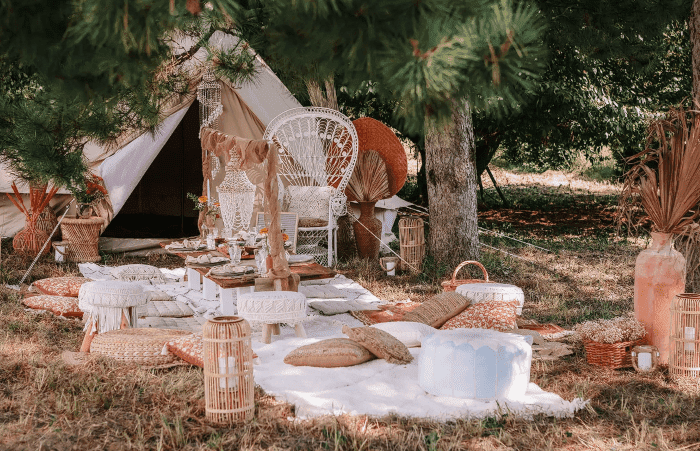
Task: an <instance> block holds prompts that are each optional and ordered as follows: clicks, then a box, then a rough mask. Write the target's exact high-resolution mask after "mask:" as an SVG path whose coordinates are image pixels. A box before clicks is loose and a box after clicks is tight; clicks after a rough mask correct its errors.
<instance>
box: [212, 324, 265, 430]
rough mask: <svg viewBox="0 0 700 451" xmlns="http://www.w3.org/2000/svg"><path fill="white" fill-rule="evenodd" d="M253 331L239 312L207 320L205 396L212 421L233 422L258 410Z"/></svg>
mask: <svg viewBox="0 0 700 451" xmlns="http://www.w3.org/2000/svg"><path fill="white" fill-rule="evenodd" d="M250 335H251V333H250V325H249V324H248V321H246V320H245V319H243V318H240V317H237V316H219V317H216V318H213V319H210V320H209V321H207V322H206V323H205V324H204V328H203V331H202V343H203V347H204V399H205V411H206V417H207V419H208V420H209V421H212V422H214V423H228V424H231V423H235V422H237V421H243V420H248V419H250V418H251V417H252V416H253V414H254V409H255V403H254V399H253V395H254V390H255V382H254V380H253V349H252V347H251V337H250Z"/></svg>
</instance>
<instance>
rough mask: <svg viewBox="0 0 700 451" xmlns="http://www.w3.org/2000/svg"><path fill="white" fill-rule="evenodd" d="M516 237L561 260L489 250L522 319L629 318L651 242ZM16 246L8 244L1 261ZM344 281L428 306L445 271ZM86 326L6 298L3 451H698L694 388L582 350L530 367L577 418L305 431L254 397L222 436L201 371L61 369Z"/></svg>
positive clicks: (321, 426) (48, 265)
mask: <svg viewBox="0 0 700 451" xmlns="http://www.w3.org/2000/svg"><path fill="white" fill-rule="evenodd" d="M566 195H572V194H570V193H569V194H566ZM514 233H515V232H514ZM517 235H518V237H519V238H522V239H523V240H525V241H532V242H536V243H538V244H539V245H542V246H543V247H547V248H553V249H554V250H555V251H556V252H555V253H547V252H544V251H541V250H537V249H534V248H531V247H527V246H523V245H520V244H517V243H514V242H511V241H508V240H503V239H496V238H494V239H493V240H492V241H490V242H491V243H492V244H493V245H495V246H496V247H499V248H501V249H504V250H506V251H508V252H510V253H512V254H514V255H516V256H517V258H516V257H509V256H506V255H505V254H501V253H498V252H485V253H484V254H483V255H482V259H481V261H482V263H483V264H484V265H485V266H486V268H487V270H488V271H489V274H490V275H491V278H492V279H493V280H494V281H497V282H505V283H513V284H516V285H518V286H521V287H522V288H523V289H524V291H525V294H526V304H525V307H526V308H525V310H524V316H525V317H528V318H532V319H537V320H539V321H541V322H556V323H557V324H560V325H562V326H572V325H573V324H576V323H579V322H581V321H584V320H587V319H596V318H610V317H614V316H618V315H619V314H622V313H625V312H627V311H629V310H630V309H631V308H632V284H633V279H632V274H633V265H634V259H635V257H636V255H637V254H638V252H639V250H640V249H641V246H640V244H643V243H636V242H632V241H626V240H619V239H615V238H614V237H612V236H610V237H608V236H603V235H600V234H599V235H597V236H578V235H575V234H572V235H569V236H559V235H557V234H556V233H552V231H551V230H549V229H548V227H546V226H544V227H541V228H533V229H530V230H518V231H517ZM8 244H9V243H7V242H5V243H3V247H4V249H3V250H4V251H7V246H8ZM127 262H130V260H126V259H116V260H112V261H111V262H110V263H114V264H123V263H127ZM29 263H30V262H29V261H27V260H23V259H22V258H20V257H18V256H15V255H12V254H10V255H8V256H5V258H4V261H3V270H2V276H3V277H4V281H5V282H9V283H16V282H17V280H18V279H19V278H20V277H21V276H22V274H23V270H24V269H25V268H26V267H27V266H28V265H29ZM147 263H151V264H155V265H157V266H167V267H175V266H177V265H179V263H180V261H179V260H178V259H175V258H172V257H165V256H157V257H152V258H150V259H149V260H147ZM339 271H340V272H342V273H344V274H346V275H347V276H348V277H351V278H353V279H355V280H357V281H358V282H359V283H361V284H362V285H363V286H365V287H367V288H368V289H370V290H371V291H372V292H373V293H375V294H376V295H377V296H379V297H380V298H383V299H385V300H388V301H401V300H405V299H411V300H414V301H421V300H424V299H426V298H427V297H429V296H430V295H432V294H433V293H436V292H437V291H438V290H439V281H440V280H442V279H443V278H445V277H447V275H446V272H447V271H448V268H437V267H435V266H434V265H432V264H431V263H430V262H429V261H428V262H426V267H425V272H424V274H421V275H406V274H404V275H400V276H398V277H394V278H389V277H387V276H386V275H385V273H383V272H382V271H381V269H380V268H379V267H378V265H375V264H368V263H362V262H360V261H353V262H349V263H345V264H343V265H342V266H341V267H340V269H339ZM75 273H77V268H76V267H75V265H57V264H55V263H52V262H51V261H50V259H48V258H46V259H45V260H42V261H41V262H40V264H39V265H37V267H36V269H35V270H34V272H33V273H32V276H31V277H30V281H31V280H36V279H38V278H41V277H49V276H58V275H64V274H75ZM472 276H473V277H477V276H479V274H478V273H477V272H475V273H473V274H472ZM81 326H82V325H81V324H80V322H78V321H75V320H65V319H59V318H56V317H54V316H52V315H50V314H34V313H28V312H26V311H25V310H24V308H23V307H22V305H21V304H20V302H19V299H18V298H17V296H16V295H15V294H14V292H12V291H10V290H7V289H3V290H0V356H1V357H2V358H0V449H3V450H4V449H7V450H24V449H26V450H71V449H75V450H85V449H105V450H113V449H114V450H117V449H118V450H122V449H135V450H142V449H156V450H183V449H184V450H217V449H221V450H223V449H226V450H228V449H242V450H257V449H271V450H272V449H274V450H282V449H285V450H286V449H293V450H308V449H334V450H336V449H337V450H376V449H386V450H462V449H469V450H472V449H473V450H532V449H537V450H543V451H544V450H580V449H594V450H597V449H600V450H613V449H614V450H644V449H662V450H672V449H686V450H698V449H700V427H698V426H699V425H700V397H699V396H700V385H699V384H698V382H697V381H674V380H672V379H671V378H670V377H669V375H668V372H667V371H657V372H654V373H652V374H649V375H642V374H638V373H635V372H634V371H633V370H631V369H624V370H617V371H612V370H606V369H600V368H596V367H591V366H589V365H587V364H586V361H585V355H584V352H583V347H582V346H581V345H580V343H576V342H573V344H574V349H575V353H574V355H572V356H569V357H565V358H562V359H560V360H559V361H557V362H535V363H534V364H533V369H532V380H533V382H535V383H537V384H538V385H540V387H542V388H543V389H545V390H548V391H552V392H554V393H557V394H559V395H561V396H562V397H563V398H564V399H569V400H570V399H572V398H574V397H582V398H585V399H590V400H591V403H590V405H589V407H588V408H587V409H585V410H584V411H581V412H579V413H577V414H576V416H575V417H574V418H571V419H560V420H557V419H553V418H546V417H537V418H535V419H534V420H533V421H522V420H517V419H514V418H512V417H510V416H508V415H502V416H498V417H493V418H488V419H485V420H483V421H474V420H471V421H470V420H466V419H465V420H459V421H451V422H446V423H438V422H432V421H427V420H420V419H407V418H400V417H394V416H388V417H384V418H368V417H365V416H346V415H344V416H339V417H323V418H318V419H313V420H299V419H296V418H295V417H294V408H293V407H292V406H290V405H288V404H286V403H284V402H279V401H276V400H275V399H274V398H272V397H270V396H267V395H266V394H265V393H263V392H262V391H261V390H259V389H258V391H257V392H256V397H255V399H256V416H255V419H254V420H253V421H251V422H249V423H247V424H244V425H239V426H236V427H231V428H219V427H214V426H212V425H210V424H208V423H207V422H206V421H205V419H204V418H205V415H204V393H203V384H202V378H203V375H202V371H201V370H199V369H196V368H189V367H178V368H172V369H168V370H148V369H142V368H134V367H123V366H119V365H117V364H114V363H112V362H109V361H107V360H95V361H92V362H90V363H88V364H87V365H85V366H84V367H77V368H76V367H68V366H66V365H65V364H64V363H62V361H61V359H60V353H61V352H62V351H63V350H66V349H70V350H76V349H77V348H78V346H79V343H80V339H81V335H82V332H81V328H82V327H81Z"/></svg>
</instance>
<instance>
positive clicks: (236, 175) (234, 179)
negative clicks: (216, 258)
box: [218, 148, 255, 233]
mask: <svg viewBox="0 0 700 451" xmlns="http://www.w3.org/2000/svg"><path fill="white" fill-rule="evenodd" d="M230 153H231V160H230V161H229V162H228V163H227V164H226V176H225V177H224V180H223V182H221V184H220V185H219V188H218V190H219V203H220V204H221V216H222V219H223V220H224V228H225V229H226V230H227V231H231V232H232V233H235V232H237V231H239V230H248V228H249V227H250V218H251V217H252V216H253V201H254V200H255V185H253V184H252V183H251V182H250V180H248V176H246V174H245V172H244V171H243V170H241V158H240V156H239V155H238V151H237V149H235V148H234V149H231V152H230Z"/></svg>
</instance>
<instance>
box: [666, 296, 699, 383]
mask: <svg viewBox="0 0 700 451" xmlns="http://www.w3.org/2000/svg"><path fill="white" fill-rule="evenodd" d="M670 309H671V312H670V313H671V328H670V329H671V330H670V335H671V337H670V340H669V360H668V367H669V371H670V373H671V375H675V376H688V377H696V378H697V377H700V294H697V293H680V294H677V295H676V296H675V297H674V298H673V300H672V301H671V308H670Z"/></svg>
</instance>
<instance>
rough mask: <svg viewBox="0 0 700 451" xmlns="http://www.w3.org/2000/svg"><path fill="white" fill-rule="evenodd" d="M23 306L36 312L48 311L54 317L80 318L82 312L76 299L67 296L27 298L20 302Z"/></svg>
mask: <svg viewBox="0 0 700 451" xmlns="http://www.w3.org/2000/svg"><path fill="white" fill-rule="evenodd" d="M22 302H23V303H24V305H26V306H27V307H29V308H33V309H38V310H48V311H49V312H51V313H53V314H54V315H59V316H66V317H76V318H82V317H83V311H82V310H80V307H78V299H77V298H73V297H68V296H50V295H41V296H28V297H26V298H24V299H23V300H22Z"/></svg>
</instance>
